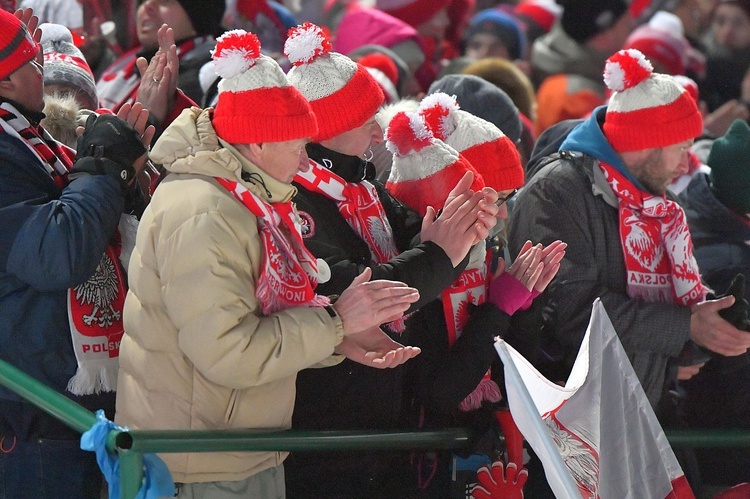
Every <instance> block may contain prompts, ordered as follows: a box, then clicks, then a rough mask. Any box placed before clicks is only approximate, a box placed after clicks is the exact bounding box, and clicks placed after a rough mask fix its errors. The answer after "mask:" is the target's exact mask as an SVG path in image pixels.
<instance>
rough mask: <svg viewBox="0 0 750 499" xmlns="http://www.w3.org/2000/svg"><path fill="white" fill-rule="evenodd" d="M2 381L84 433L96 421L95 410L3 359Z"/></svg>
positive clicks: (0, 372) (0, 367)
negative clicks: (60, 392) (74, 400)
mask: <svg viewBox="0 0 750 499" xmlns="http://www.w3.org/2000/svg"><path fill="white" fill-rule="evenodd" d="M0 383H2V384H3V385H5V386H6V387H8V388H10V389H11V390H13V391H14V392H16V393H17V394H18V395H20V396H21V397H23V398H25V399H26V400H28V401H29V402H31V403H32V404H34V405H36V406H37V407H39V408H40V409H42V410H44V411H47V412H48V413H50V414H51V415H53V416H54V417H56V418H57V419H59V420H60V421H62V422H63V423H65V424H66V425H68V426H70V427H71V428H73V429H74V430H76V431H79V432H81V433H83V432H85V431H88V430H89V429H90V428H91V427H92V426H93V425H94V423H96V415H95V414H94V413H93V412H91V411H89V410H88V409H86V408H85V407H83V406H81V405H80V404H77V403H75V402H73V401H72V400H70V399H69V398H68V397H66V396H64V395H61V394H59V393H57V392H56V391H55V390H53V389H52V388H50V387H48V386H47V385H45V384H43V383H40V382H39V381H38V380H36V379H34V378H32V377H31V376H29V375H28V374H26V373H24V372H23V371H21V370H19V369H17V368H16V367H14V366H12V365H10V364H8V363H7V362H5V361H3V360H0Z"/></svg>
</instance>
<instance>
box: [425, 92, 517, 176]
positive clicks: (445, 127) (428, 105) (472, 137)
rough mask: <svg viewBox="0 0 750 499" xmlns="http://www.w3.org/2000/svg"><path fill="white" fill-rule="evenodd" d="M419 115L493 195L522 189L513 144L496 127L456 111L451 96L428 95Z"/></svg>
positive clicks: (454, 101) (456, 107) (456, 106)
mask: <svg viewBox="0 0 750 499" xmlns="http://www.w3.org/2000/svg"><path fill="white" fill-rule="evenodd" d="M419 114H421V115H422V117H423V118H424V121H425V123H426V124H427V126H428V127H429V128H430V131H432V133H433V135H434V136H435V137H436V138H438V139H440V140H442V141H443V142H445V143H446V144H448V145H449V146H451V147H453V148H454V149H456V150H457V151H458V152H460V153H461V154H462V155H463V156H465V157H466V159H467V160H469V162H470V163H471V164H472V166H474V168H475V169H476V170H477V171H478V172H479V173H480V174H481V175H482V178H483V179H484V182H485V184H486V185H487V186H489V187H492V188H493V189H495V190H496V191H505V190H510V189H517V188H519V187H521V186H522V185H523V182H524V180H523V178H524V172H523V166H522V165H521V158H520V155H519V154H518V149H516V146H515V144H514V143H513V142H512V141H511V140H510V139H509V138H508V137H507V136H506V135H505V134H504V133H503V132H502V131H501V130H500V129H499V128H497V127H496V126H495V125H493V124H492V123H490V122H489V121H485V120H483V119H482V118H479V117H477V116H474V115H473V114H471V113H467V112H466V111H462V110H461V109H459V106H458V103H457V102H456V98H455V97H454V96H450V95H448V94H445V93H442V92H436V93H434V94H430V95H428V96H427V97H425V98H424V99H422V102H421V103H420V104H419Z"/></svg>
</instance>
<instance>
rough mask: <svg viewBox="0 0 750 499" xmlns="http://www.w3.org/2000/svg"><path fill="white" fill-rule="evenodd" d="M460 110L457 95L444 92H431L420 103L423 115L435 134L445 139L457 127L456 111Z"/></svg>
mask: <svg viewBox="0 0 750 499" xmlns="http://www.w3.org/2000/svg"><path fill="white" fill-rule="evenodd" d="M458 110H459V106H458V102H456V96H455V95H448V94H446V93H443V92H436V93H434V94H430V95H428V96H427V97H425V98H424V99H422V102H420V104H419V114H421V115H422V117H423V118H424V121H425V122H426V123H427V126H428V127H430V130H431V131H432V133H433V135H435V137H437V138H439V139H440V140H445V139H446V138H447V137H449V136H450V135H451V134H452V133H453V131H454V130H455V129H456V111H458Z"/></svg>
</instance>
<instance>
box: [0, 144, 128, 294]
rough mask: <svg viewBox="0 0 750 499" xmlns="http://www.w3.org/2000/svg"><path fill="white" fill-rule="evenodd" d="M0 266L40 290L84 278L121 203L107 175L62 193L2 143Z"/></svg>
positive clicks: (20, 151) (18, 149)
mask: <svg viewBox="0 0 750 499" xmlns="http://www.w3.org/2000/svg"><path fill="white" fill-rule="evenodd" d="M0 157H2V158H3V164H2V168H0V267H2V269H3V270H4V271H5V272H7V273H9V274H11V275H13V276H15V277H16V278H18V279H19V280H20V281H22V282H25V283H26V284H28V285H29V286H32V287H34V288H36V289H38V290H41V291H52V290H61V289H67V288H70V287H72V286H76V285H78V284H80V283H82V282H84V281H85V280H86V279H88V278H89V277H90V276H91V275H92V274H93V273H94V271H95V270H96V266H97V265H98V264H99V262H100V260H101V258H102V254H103V253H104V250H105V248H106V246H107V243H108V242H109V239H110V238H111V237H112V234H113V233H114V231H115V228H116V227H117V223H118V221H119V218H120V215H121V214H122V210H123V206H124V201H123V196H122V193H121V191H120V186H119V185H118V184H117V182H116V181H115V180H114V179H112V178H110V177H109V176H108V175H96V176H94V175H85V176H81V177H79V178H77V179H75V180H73V181H72V182H71V183H70V184H69V185H68V186H67V187H65V188H64V189H62V190H61V191H60V190H59V189H58V188H57V187H56V186H55V184H54V182H53V181H52V179H51V178H50V177H49V175H48V174H47V173H46V172H45V171H44V170H43V169H42V167H41V166H40V165H39V164H38V162H39V160H38V159H37V158H36V157H35V156H34V155H33V154H32V153H31V152H30V151H28V150H27V149H26V147H25V146H23V144H21V143H20V141H18V140H17V139H14V138H12V137H8V136H3V137H2V138H0Z"/></svg>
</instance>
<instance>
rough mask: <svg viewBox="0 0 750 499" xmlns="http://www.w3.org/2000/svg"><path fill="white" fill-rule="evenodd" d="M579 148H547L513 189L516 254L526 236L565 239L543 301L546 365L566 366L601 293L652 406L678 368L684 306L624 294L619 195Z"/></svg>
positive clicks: (550, 368) (558, 369)
mask: <svg viewBox="0 0 750 499" xmlns="http://www.w3.org/2000/svg"><path fill="white" fill-rule="evenodd" d="M597 165H598V161H597V159H595V158H593V157H591V156H587V155H583V154H581V153H571V152H563V153H561V155H560V156H553V157H552V159H551V160H550V162H548V164H547V165H546V166H544V167H543V168H542V169H541V170H540V171H539V172H538V173H537V174H536V175H535V176H534V177H533V178H532V179H531V180H530V181H529V183H528V184H527V185H526V187H525V188H524V189H523V190H522V192H521V193H520V194H519V196H518V200H517V202H516V205H515V208H514V209H513V213H512V215H511V217H510V221H509V246H510V251H511V253H512V254H513V255H514V256H515V255H517V254H518V252H519V250H520V249H521V247H522V246H523V243H524V242H525V241H526V240H527V239H530V240H531V241H533V242H534V243H543V244H545V245H546V244H549V243H551V242H552V241H554V240H556V239H561V240H562V241H564V242H566V243H567V244H568V247H567V250H566V255H565V258H564V259H563V261H562V264H561V266H560V271H559V272H558V274H557V276H556V277H555V279H554V280H553V281H552V283H551V284H550V285H549V287H548V288H547V290H546V291H545V292H544V294H543V295H542V296H541V297H540V298H539V299H541V300H542V301H543V315H544V326H543V336H544V341H545V346H544V357H545V358H546V366H541V367H542V369H543V371H544V370H546V373H545V374H547V375H550V376H554V377H555V380H564V379H565V378H566V377H567V375H568V374H569V372H570V368H571V367H572V364H573V361H574V360H575V356H576V354H577V352H578V348H579V346H580V344H581V340H582V339H583V335H584V333H585V332H586V327H587V325H588V321H589V317H590V315H591V310H592V304H593V302H594V300H595V299H596V298H597V297H600V298H601V299H602V303H603V304H604V306H605V308H606V310H607V313H608V314H609V316H610V318H611V319H612V323H613V324H614V326H615V329H616V330H617V334H618V336H619V337H620V341H621V342H622V344H623V347H624V348H625V351H626V352H627V354H628V357H629V358H630V361H631V362H632V364H633V367H634V369H635V372H636V374H637V375H638V379H639V380H640V381H641V384H642V385H643V388H644V390H645V391H646V394H647V396H648V398H649V401H650V402H651V404H652V405H653V406H656V403H657V402H658V401H659V399H660V398H661V397H662V395H663V394H664V392H665V390H666V388H667V384H668V383H669V382H670V381H672V380H673V379H674V377H675V375H676V366H674V365H673V364H674V363H673V362H670V361H671V360H673V358H674V357H676V356H677V355H678V354H679V353H680V351H681V350H682V348H683V346H684V345H685V343H686V342H687V341H688V338H689V332H690V309H689V308H688V307H682V306H677V305H673V304H668V303H645V302H643V301H640V300H635V299H633V298H630V297H629V296H628V295H627V283H626V271H625V261H624V257H623V252H622V246H621V242H620V234H619V217H618V213H617V199H616V197H615V195H614V193H613V192H612V190H611V189H610V188H609V186H608V185H607V183H606V181H605V180H604V176H603V175H602V173H601V170H600V169H599V168H598V167H597Z"/></svg>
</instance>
